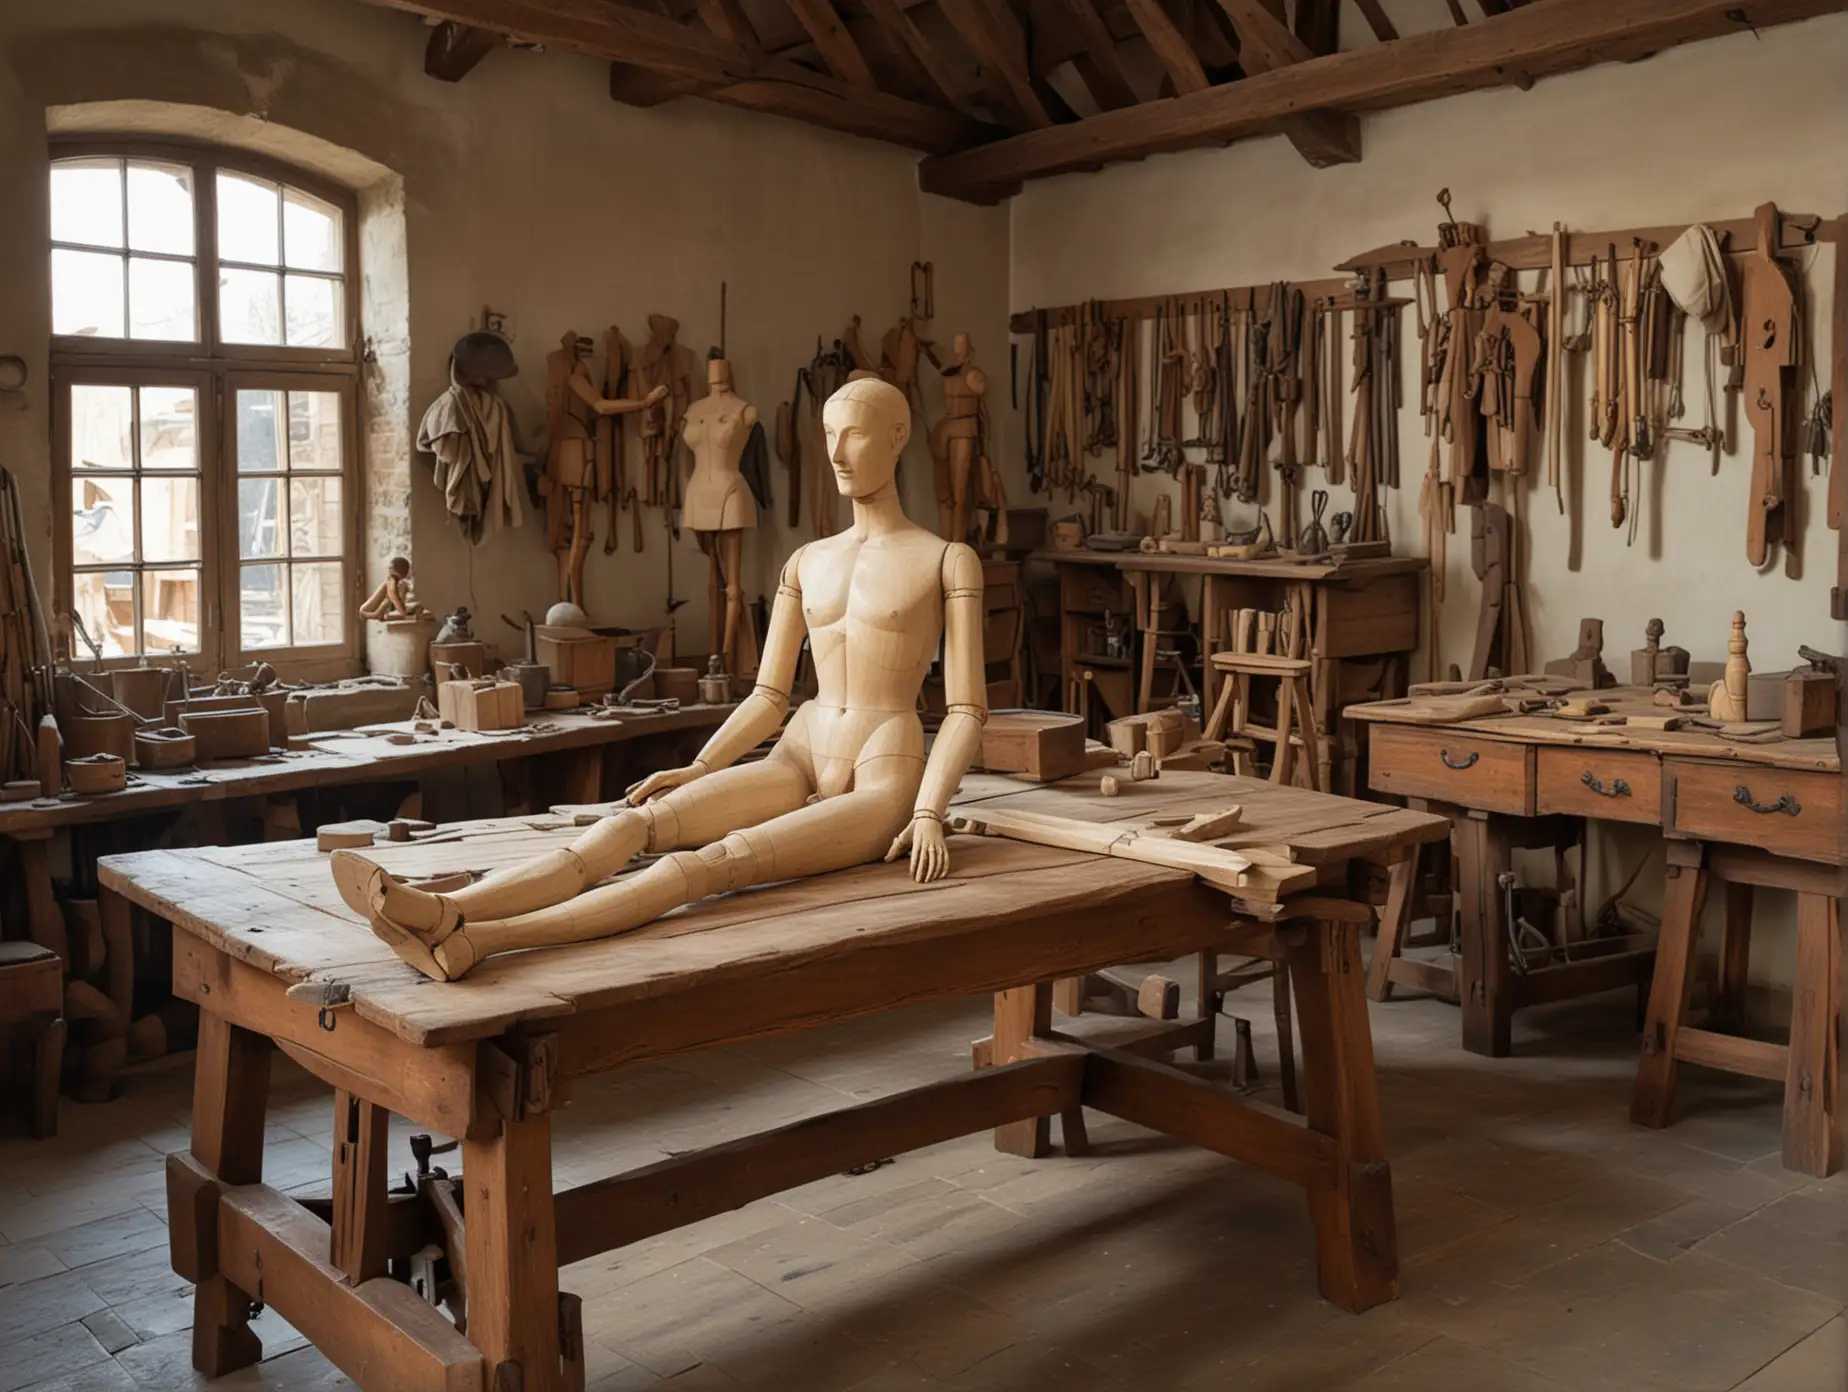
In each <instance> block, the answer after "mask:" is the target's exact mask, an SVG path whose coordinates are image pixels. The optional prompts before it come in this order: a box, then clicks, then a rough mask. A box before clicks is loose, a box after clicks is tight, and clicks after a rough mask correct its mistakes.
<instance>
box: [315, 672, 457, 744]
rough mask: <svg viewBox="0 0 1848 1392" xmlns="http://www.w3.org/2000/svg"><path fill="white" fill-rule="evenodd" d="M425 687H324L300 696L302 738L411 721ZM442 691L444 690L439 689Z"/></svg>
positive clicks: (370, 684)
mask: <svg viewBox="0 0 1848 1392" xmlns="http://www.w3.org/2000/svg"><path fill="white" fill-rule="evenodd" d="M420 690H421V683H419V684H418V685H415V686H414V685H412V684H411V683H409V682H403V683H396V684H393V685H389V686H386V685H380V684H377V683H368V684H366V685H364V686H337V687H322V688H316V689H315V690H312V691H304V692H300V693H298V697H299V700H300V702H301V712H302V729H301V730H300V731H299V732H298V733H301V734H313V733H316V732H318V731H322V730H352V729H356V728H357V727H359V726H361V725H388V724H391V723H392V722H394V721H399V720H409V719H410V718H411V716H412V714H413V713H414V712H415V711H416V710H417V699H418V695H419V692H420ZM437 690H438V691H441V690H442V688H441V687H440V686H439V687H438V688H437Z"/></svg>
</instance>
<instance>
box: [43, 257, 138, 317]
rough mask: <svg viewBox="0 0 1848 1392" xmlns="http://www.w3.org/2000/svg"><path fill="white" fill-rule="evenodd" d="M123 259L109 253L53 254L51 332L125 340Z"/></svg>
mask: <svg viewBox="0 0 1848 1392" xmlns="http://www.w3.org/2000/svg"><path fill="white" fill-rule="evenodd" d="M123 325H124V313H123V305H122V258H121V257H119V256H111V255H110V254H109V253H108V252H96V251H65V250H64V249H63V248H62V247H54V248H53V249H52V253H51V331H52V332H53V333H55V334H77V335H80V336H82V337H85V338H123V337H126V334H125V332H124V327H123Z"/></svg>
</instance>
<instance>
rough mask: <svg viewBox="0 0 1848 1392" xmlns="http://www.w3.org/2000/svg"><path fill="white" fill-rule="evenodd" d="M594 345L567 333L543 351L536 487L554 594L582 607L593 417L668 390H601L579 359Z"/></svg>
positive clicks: (646, 402) (593, 481)
mask: <svg viewBox="0 0 1848 1392" xmlns="http://www.w3.org/2000/svg"><path fill="white" fill-rule="evenodd" d="M593 346H594V345H593V344H592V342H591V340H590V339H588V338H580V337H578V335H577V334H576V333H575V332H573V333H567V334H566V335H565V336H564V337H563V338H562V339H560V340H559V343H558V347H557V348H556V349H554V350H553V351H552V352H550V353H547V354H546V355H545V407H546V425H547V428H548V433H549V435H550V440H549V441H548V443H547V445H546V455H545V475H544V477H542V478H541V479H540V481H539V491H540V493H541V494H543V495H544V497H545V499H546V518H545V530H546V540H547V541H549V542H550V543H551V547H552V550H553V551H554V552H555V553H556V554H557V556H558V589H559V595H560V597H561V598H562V599H564V600H566V601H568V602H569V603H572V604H575V605H577V606H578V607H579V608H580V609H581V608H583V607H584V558H585V557H586V556H588V555H589V554H590V542H591V535H590V532H591V523H590V502H591V498H592V496H593V494H594V493H595V492H596V488H597V470H596V462H597V461H596V444H595V439H596V426H597V421H598V420H599V419H600V418H601V417H604V416H616V415H627V414H629V413H630V412H632V411H642V410H646V409H648V408H649V407H651V406H653V405H655V404H656V403H657V402H659V401H661V400H662V399H664V398H665V397H666V396H667V395H668V389H667V388H666V387H664V386H662V387H656V388H655V389H654V390H653V391H651V392H649V393H648V395H647V396H645V397H642V398H640V399H639V400H631V399H627V398H615V399H612V398H609V397H606V396H604V395H603V394H602V393H601V392H599V391H598V390H597V385H596V383H595V382H594V381H593V380H592V379H591V375H590V369H589V368H588V367H587V366H586V365H585V362H584V359H585V358H587V357H589V356H590V351H591V348H592V347H593Z"/></svg>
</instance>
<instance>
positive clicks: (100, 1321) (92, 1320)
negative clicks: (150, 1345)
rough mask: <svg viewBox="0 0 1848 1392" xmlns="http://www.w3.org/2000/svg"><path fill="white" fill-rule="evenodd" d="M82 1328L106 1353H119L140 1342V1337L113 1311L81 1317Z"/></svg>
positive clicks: (103, 1311) (98, 1312)
mask: <svg viewBox="0 0 1848 1392" xmlns="http://www.w3.org/2000/svg"><path fill="white" fill-rule="evenodd" d="M83 1327H84V1328H85V1329H87V1330H89V1331H90V1333H91V1334H92V1335H94V1336H95V1338H96V1342H97V1343H99V1344H101V1345H102V1346H103V1348H104V1350H105V1351H106V1352H109V1353H120V1352H121V1351H122V1350H123V1349H125V1348H127V1347H128V1346H129V1345H130V1344H138V1343H140V1342H141V1336H140V1335H139V1334H137V1333H135V1331H134V1330H133V1329H131V1328H130V1327H129V1325H128V1321H126V1320H124V1319H123V1318H122V1317H121V1316H120V1315H118V1314H117V1313H116V1312H115V1311H114V1310H98V1311H97V1312H96V1313H95V1314H93V1315H85V1316H84V1317H83Z"/></svg>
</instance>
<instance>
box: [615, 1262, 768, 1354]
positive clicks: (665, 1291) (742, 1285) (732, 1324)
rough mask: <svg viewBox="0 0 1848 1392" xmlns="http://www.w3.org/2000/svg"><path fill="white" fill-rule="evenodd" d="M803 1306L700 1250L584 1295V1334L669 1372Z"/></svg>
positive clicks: (733, 1345)
mask: <svg viewBox="0 0 1848 1392" xmlns="http://www.w3.org/2000/svg"><path fill="white" fill-rule="evenodd" d="M800 1309H801V1307H800V1306H798V1305H796V1304H795V1303H794V1302H793V1301H789V1300H785V1299H784V1298H783V1297H781V1296H779V1295H776V1294H774V1293H772V1292H771V1291H768V1290H766V1289H764V1287H762V1286H760V1285H758V1284H757V1283H756V1282H754V1281H751V1280H749V1279H747V1278H746V1277H743V1276H740V1275H738V1273H737V1272H735V1271H732V1270H730V1269H729V1268H727V1267H724V1266H721V1265H719V1264H718V1263H717V1262H713V1261H708V1260H707V1259H706V1258H704V1257H696V1258H694V1259H693V1260H691V1261H687V1262H682V1263H681V1264H680V1265H679V1266H675V1267H670V1268H669V1269H668V1270H666V1271H662V1272H659V1273H657V1274H655V1275H653V1276H648V1277H644V1278H643V1279H642V1280H640V1281H636V1282H634V1283H632V1284H630V1285H627V1286H623V1287H621V1288H620V1289H618V1290H615V1291H611V1292H608V1293H606V1294H603V1295H599V1296H594V1297H592V1298H591V1299H588V1300H586V1301H585V1302H584V1333H585V1335H586V1336H587V1337H589V1338H593V1339H595V1340H597V1342H598V1343H601V1344H604V1345H607V1346H608V1347H609V1348H612V1349H614V1350H615V1351H616V1352H617V1353H620V1354H621V1355H622V1356H623V1357H625V1358H627V1359H630V1360H631V1361H633V1362H636V1363H640V1364H641V1365H642V1366H644V1367H646V1368H649V1369H651V1370H652V1371H653V1372H655V1373H656V1374H657V1375H659V1376H662V1377H671V1376H673V1375H675V1374H678V1373H683V1372H685V1371H687V1370H688V1369H690V1368H695V1367H697V1366H699V1365H700V1364H701V1363H705V1362H709V1361H716V1360H718V1359H720V1358H721V1357H722V1355H724V1354H725V1353H727V1352H731V1351H733V1350H734V1349H735V1348H736V1347H737V1346H738V1345H740V1344H747V1345H748V1343H749V1340H750V1338H751V1337H752V1336H753V1335H760V1334H762V1333H763V1331H765V1330H767V1329H769V1328H770V1327H771V1326H772V1325H776V1324H780V1323H782V1322H783V1321H785V1320H789V1319H793V1318H795V1316H796V1315H797V1314H799V1313H800Z"/></svg>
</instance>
